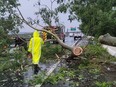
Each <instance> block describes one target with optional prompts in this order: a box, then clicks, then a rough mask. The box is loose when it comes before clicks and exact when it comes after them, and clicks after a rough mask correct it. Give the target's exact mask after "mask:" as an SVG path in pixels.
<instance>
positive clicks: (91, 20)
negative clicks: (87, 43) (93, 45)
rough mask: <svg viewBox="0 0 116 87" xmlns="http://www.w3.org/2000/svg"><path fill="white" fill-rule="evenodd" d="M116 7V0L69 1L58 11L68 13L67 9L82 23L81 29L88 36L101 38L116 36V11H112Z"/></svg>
mask: <svg viewBox="0 0 116 87" xmlns="http://www.w3.org/2000/svg"><path fill="white" fill-rule="evenodd" d="M65 2H66V1H65ZM62 5H63V6H64V7H62ZM115 6H116V1H115V0H67V3H66V4H65V3H64V2H62V3H60V6H59V8H58V10H59V11H60V12H66V9H65V8H66V7H67V8H68V11H69V12H70V14H71V15H74V16H75V17H73V18H76V19H78V20H80V21H81V22H82V24H81V25H80V29H81V30H82V31H83V32H84V33H86V34H89V35H93V36H99V35H101V34H104V33H110V34H111V35H114V36H115V35H116V28H115V26H116V15H115V14H116V11H115V10H112V8H113V7H115ZM63 8H64V9H63ZM73 18H72V19H73Z"/></svg>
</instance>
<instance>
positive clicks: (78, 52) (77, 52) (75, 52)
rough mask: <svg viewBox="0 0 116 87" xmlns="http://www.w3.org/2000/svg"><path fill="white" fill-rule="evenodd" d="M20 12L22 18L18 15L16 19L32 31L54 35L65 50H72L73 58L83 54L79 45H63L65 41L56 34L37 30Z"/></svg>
mask: <svg viewBox="0 0 116 87" xmlns="http://www.w3.org/2000/svg"><path fill="white" fill-rule="evenodd" d="M17 9H18V7H17ZM18 11H19V14H20V16H21V17H19V16H17V15H16V17H18V18H19V19H20V20H22V21H23V22H24V23H26V24H27V25H28V26H29V27H31V28H32V29H34V30H37V31H44V32H46V33H48V34H50V35H52V36H53V37H54V38H55V39H56V40H57V41H58V43H59V44H60V45H61V46H62V47H63V48H65V49H68V50H70V51H71V52H72V54H71V57H73V56H79V55H81V54H82V53H83V49H82V48H81V47H79V46H77V45H75V46H73V47H72V46H68V45H67V44H65V43H63V41H62V40H61V39H60V38H59V37H58V36H57V35H56V34H54V33H52V32H50V31H48V30H47V29H44V28H43V29H37V28H35V27H33V26H32V25H31V24H30V23H28V22H27V21H26V20H25V18H24V17H23V15H22V13H21V11H20V10H19V9H18ZM40 26H41V25H40ZM41 27H44V26H41ZM49 29H50V28H49ZM72 55H73V56H72Z"/></svg>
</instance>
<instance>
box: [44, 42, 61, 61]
mask: <svg viewBox="0 0 116 87" xmlns="http://www.w3.org/2000/svg"><path fill="white" fill-rule="evenodd" d="M62 49H63V48H62V47H61V46H60V45H59V44H51V43H49V42H48V43H45V45H44V46H43V48H42V59H44V58H45V59H46V58H47V60H49V59H53V58H54V56H55V54H58V55H59V54H60V55H61V54H63V50H62Z"/></svg>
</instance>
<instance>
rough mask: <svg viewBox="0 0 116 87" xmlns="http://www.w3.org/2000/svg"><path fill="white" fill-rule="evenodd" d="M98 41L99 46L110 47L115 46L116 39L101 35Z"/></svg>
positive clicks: (108, 35)
mask: <svg viewBox="0 0 116 87" xmlns="http://www.w3.org/2000/svg"><path fill="white" fill-rule="evenodd" d="M98 41H99V42H100V43H101V44H106V45H111V46H116V37H113V36H111V35H110V34H109V33H107V34H104V35H101V36H100V37H99V38H98Z"/></svg>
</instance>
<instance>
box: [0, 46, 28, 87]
mask: <svg viewBox="0 0 116 87" xmlns="http://www.w3.org/2000/svg"><path fill="white" fill-rule="evenodd" d="M22 51H23V52H22ZM22 51H19V50H18V49H17V50H15V51H14V53H9V52H10V49H9V48H8V49H5V50H4V51H3V52H2V55H1V56H0V76H1V77H0V86H1V87H7V86H9V87H16V86H17V85H19V86H22V85H23V79H24V78H23V72H24V71H25V69H24V66H25V65H27V63H28V62H27V59H26V56H25V54H26V53H25V51H24V50H22Z"/></svg>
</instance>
